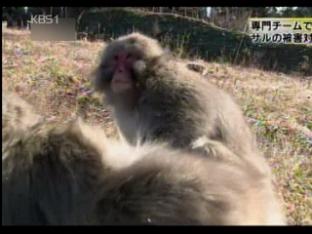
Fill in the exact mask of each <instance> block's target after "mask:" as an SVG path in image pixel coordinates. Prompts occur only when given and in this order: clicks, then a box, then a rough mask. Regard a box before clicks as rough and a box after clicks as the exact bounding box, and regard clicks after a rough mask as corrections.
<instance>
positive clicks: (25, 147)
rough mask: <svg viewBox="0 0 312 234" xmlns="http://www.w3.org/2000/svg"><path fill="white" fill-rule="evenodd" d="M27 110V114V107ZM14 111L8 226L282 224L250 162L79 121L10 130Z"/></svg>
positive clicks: (8, 147)
mask: <svg viewBox="0 0 312 234" xmlns="http://www.w3.org/2000/svg"><path fill="white" fill-rule="evenodd" d="M10 100H11V99H6V101H5V102H3V103H2V105H11V104H12V103H10ZM20 103H22V102H19V104H18V105H20ZM14 105H15V104H14V103H13V104H12V106H14ZM21 106H22V107H21V108H22V109H23V108H25V109H24V110H23V111H22V112H21V113H27V108H28V107H29V106H28V105H25V106H24V107H23V105H21ZM8 110H10V109H6V111H4V112H3V114H2V118H3V119H6V121H4V122H3V123H4V125H3V128H2V131H4V132H5V134H7V135H10V137H9V138H6V139H3V142H2V143H4V141H8V142H6V144H4V145H3V147H2V153H3V155H4V157H3V159H2V224H4V225H21V224H28V225H29V224H32V225H42V224H49V225H68V224H70V225H83V224H87V225H90V224H132V225H133V224H165V225H169V224H212V225H223V224H225V225H228V224H282V223H283V221H282V219H281V217H280V216H279V213H278V210H277V209H276V207H277V206H276V203H274V202H275V200H274V199H273V198H274V194H273V193H271V192H270V191H271V190H270V184H268V183H267V182H266V180H265V177H262V176H259V175H257V174H254V173H252V170H251V169H250V168H247V167H245V166H244V165H237V164H228V163H225V162H224V163H219V162H217V161H215V160H213V159H209V160H207V159H206V158H202V157H200V156H198V155H192V154H189V153H182V152H180V151H177V150H172V149H170V148H168V147H166V146H164V145H159V144H158V145H155V144H153V145H149V144H144V145H141V146H137V147H133V146H130V145H127V144H123V143H121V142H118V141H112V140H109V139H107V138H106V136H105V134H104V133H103V132H102V131H100V130H99V127H92V126H88V125H86V124H84V123H83V122H81V121H72V122H69V123H66V124H60V123H52V122H46V121H41V122H40V123H36V124H35V125H31V126H30V127H28V128H27V129H25V128H22V127H21V128H20V129H14V131H10V130H9V128H8V126H14V124H15V121H16V118H17V116H16V118H14V117H13V116H14V115H15V114H14V113H15V112H13V113H10V111H8ZM11 110H14V108H13V109H11ZM19 113H20V112H19ZM27 116H28V117H30V116H32V115H21V116H19V117H18V118H26V119H27ZM8 117H10V118H8ZM30 118H31V117H30ZM11 121H12V122H11ZM29 121H31V119H29ZM26 122H28V121H26ZM19 127H20V126H19ZM216 153H217V152H216ZM268 211H269V213H268ZM271 214H277V217H273V218H272V217H271V216H270V215H271Z"/></svg>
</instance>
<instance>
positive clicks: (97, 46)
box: [2, 29, 312, 224]
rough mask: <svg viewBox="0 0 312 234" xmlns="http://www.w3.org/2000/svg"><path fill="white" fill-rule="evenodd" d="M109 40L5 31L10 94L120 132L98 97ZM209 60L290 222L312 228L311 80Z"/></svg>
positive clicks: (47, 111)
mask: <svg viewBox="0 0 312 234" xmlns="http://www.w3.org/2000/svg"><path fill="white" fill-rule="evenodd" d="M102 47H103V43H99V42H93V43H89V42H68V43H65V42H63V43H51V42H34V41H31V40H30V36H29V33H28V32H27V31H17V30H8V29H5V30H4V33H3V37H2V51H3V52H2V66H3V73H2V75H3V78H2V84H3V90H5V91H7V90H9V91H15V92H18V93H19V94H20V96H22V97H24V98H25V99H26V100H28V101H29V102H31V103H32V104H34V105H35V107H36V109H37V110H38V112H40V113H43V114H44V115H45V116H46V117H47V118H56V119H59V120H67V119H69V118H73V117H74V116H76V115H79V116H82V117H83V118H84V119H85V120H86V121H87V122H90V123H95V124H100V125H101V126H103V127H104V128H105V129H106V131H107V132H108V134H109V135H114V134H115V128H114V125H113V123H112V120H111V118H110V113H109V111H108V110H105V109H103V107H102V106H101V103H100V102H99V100H98V98H96V97H94V96H93V95H91V94H90V93H91V85H90V80H89V77H90V72H91V71H92V68H93V67H94V66H95V64H96V60H97V58H98V55H99V52H100V51H101V49H102ZM197 62H201V63H202V64H203V66H204V67H205V68H206V75H205V77H206V78H207V79H209V80H211V81H212V82H214V83H216V84H217V85H218V86H219V87H222V88H223V89H226V90H228V91H229V92H230V93H232V94H233V96H234V97H235V98H236V100H237V102H238V103H239V104H240V105H241V107H242V108H243V110H244V113H245V115H246V116H247V117H248V119H249V120H250V124H251V125H252V128H253V130H254V131H255V133H256V134H257V136H258V141H259V145H260V146H261V149H262V150H263V152H264V153H265V156H266V157H267V159H268V161H269V162H270V165H271V166H272V168H273V172H274V174H275V176H276V179H277V187H278V189H279V193H280V195H281V196H282V197H283V198H284V208H285V211H286V213H287V217H288V222H289V224H312V132H311V129H312V101H311V99H312V88H311V83H310V82H311V77H306V78H305V79H303V78H300V77H296V76H287V75H284V74H277V73H273V72H264V71H261V70H257V69H252V68H241V67H235V66H231V65H226V64H217V63H205V62H203V61H197Z"/></svg>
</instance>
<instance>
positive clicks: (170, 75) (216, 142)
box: [94, 33, 268, 170]
mask: <svg viewBox="0 0 312 234" xmlns="http://www.w3.org/2000/svg"><path fill="white" fill-rule="evenodd" d="M94 76H95V78H94V84H95V87H96V89H97V90H98V91H100V92H102V93H104V94H105V96H106V99H107V101H108V103H109V104H110V105H111V106H113V112H114V116H115V118H116V120H117V125H118V128H119V129H120V131H121V133H122V135H123V136H124V138H126V139H127V140H128V142H130V143H131V144H136V143H137V142H138V141H142V142H144V141H145V140H146V141H160V142H168V143H169V144H170V145H171V146H173V147H175V148H179V149H186V150H191V151H200V152H206V151H207V152H206V154H209V155H213V156H216V155H219V156H225V155H223V154H221V155H220V154H218V153H217V154H213V152H214V150H212V148H213V147H216V148H218V147H222V149H226V148H228V150H227V151H228V152H229V154H228V155H229V157H230V158H231V160H232V161H237V162H239V161H242V159H243V160H246V161H259V163H254V165H256V164H258V165H266V164H265V162H264V161H263V158H262V157H258V156H257V155H258V152H257V147H256V144H255V141H254V139H253V135H252V134H251V131H250V129H249V127H248V125H247V123H246V122H245V120H244V116H243V114H242V112H241V110H240V108H239V106H238V105H237V104H236V103H235V102H234V101H233V99H232V98H231V97H230V96H229V95H228V94H226V93H225V92H223V91H222V90H220V89H219V88H217V87H216V86H214V85H213V84H211V83H209V82H208V81H206V80H204V79H202V78H201V77H200V75H199V74H198V73H196V72H194V71H191V70H189V69H188V68H186V66H185V65H182V64H180V63H179V62H178V61H176V60H175V59H174V58H172V57H171V56H170V55H168V54H167V53H165V52H164V50H163V49H162V48H161V46H160V45H159V43H158V42H157V41H156V40H154V39H152V38H149V37H147V36H144V35H142V34H139V33H132V34H130V35H127V36H122V37H119V38H118V39H116V40H115V41H113V42H111V43H110V44H108V46H107V47H106V48H105V49H104V53H103V55H102V59H101V62H100V64H99V66H98V68H97V69H96V71H95V73H94ZM220 143H221V144H220ZM222 144H223V146H222ZM195 145H196V147H194V146H195ZM217 151H218V150H217ZM225 157H227V156H225ZM263 167H265V166H263ZM262 169H263V168H262ZM266 170H268V169H266Z"/></svg>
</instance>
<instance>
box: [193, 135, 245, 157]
mask: <svg viewBox="0 0 312 234" xmlns="http://www.w3.org/2000/svg"><path fill="white" fill-rule="evenodd" d="M191 147H192V149H194V150H198V151H199V152H202V153H204V154H205V155H206V156H208V157H211V158H215V159H217V160H225V161H230V162H236V163H241V160H240V158H239V157H238V156H237V155H236V154H235V153H233V152H232V151H231V150H229V149H228V148H227V147H226V146H225V145H224V144H222V143H220V142H218V141H214V140H210V139H208V138H207V137H206V136H202V137H199V138H198V139H196V140H195V141H193V143H192V144H191ZM220 155H222V157H221V158H220Z"/></svg>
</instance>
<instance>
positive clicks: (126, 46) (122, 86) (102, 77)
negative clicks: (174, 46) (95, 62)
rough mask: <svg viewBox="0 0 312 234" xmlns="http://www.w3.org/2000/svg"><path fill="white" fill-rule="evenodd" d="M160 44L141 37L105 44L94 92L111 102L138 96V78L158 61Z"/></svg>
mask: <svg viewBox="0 0 312 234" xmlns="http://www.w3.org/2000/svg"><path fill="white" fill-rule="evenodd" d="M163 54H164V50H163V49H162V48H161V46H160V45H159V43H158V42H157V41H156V40H154V39H152V38H149V37H147V36H144V35H142V34H140V33H131V34H129V35H126V36H122V37H119V38H117V39H116V40H114V41H113V42H111V43H110V44H108V46H107V47H106V48H105V49H104V53H103V55H102V59H101V62H100V64H99V66H98V68H97V70H96V71H95V79H94V84H95V87H96V90H97V91H100V92H104V94H105V95H106V96H107V98H108V99H110V101H113V100H112V99H116V98H118V97H119V96H122V97H125V95H126V96H127V97H129V98H130V99H131V98H133V97H135V96H137V95H138V91H139V87H138V86H139V83H138V77H139V76H140V74H143V72H144V71H145V68H146V67H147V65H148V64H150V63H151V61H153V60H155V59H157V58H159V57H161V56H162V55H163Z"/></svg>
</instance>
